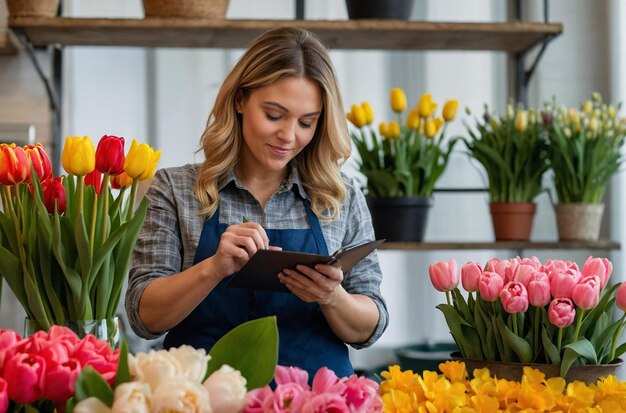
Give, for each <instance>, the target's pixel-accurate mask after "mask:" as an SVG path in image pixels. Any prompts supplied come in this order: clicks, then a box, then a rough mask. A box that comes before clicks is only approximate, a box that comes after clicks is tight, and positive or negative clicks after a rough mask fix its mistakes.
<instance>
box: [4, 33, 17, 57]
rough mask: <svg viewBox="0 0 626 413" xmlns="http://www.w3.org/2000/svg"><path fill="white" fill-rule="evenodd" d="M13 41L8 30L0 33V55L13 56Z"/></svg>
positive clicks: (15, 49)
mask: <svg viewBox="0 0 626 413" xmlns="http://www.w3.org/2000/svg"><path fill="white" fill-rule="evenodd" d="M16 52H17V47H15V39H13V36H12V35H11V33H10V32H9V31H8V30H3V31H0V55H7V54H15V53H16Z"/></svg>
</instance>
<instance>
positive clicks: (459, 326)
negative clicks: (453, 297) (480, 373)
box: [437, 304, 483, 360]
mask: <svg viewBox="0 0 626 413" xmlns="http://www.w3.org/2000/svg"><path fill="white" fill-rule="evenodd" d="M437 308H438V309H439V310H440V311H441V312H442V313H443V316H444V317H445V319H446V324H448V328H449V329H450V334H452V336H453V337H454V340H455V341H456V343H457V344H458V346H459V350H461V353H462V354H463V356H464V357H467V358H471V359H477V360H481V359H483V352H482V350H481V346H480V338H479V337H478V333H477V332H476V329H475V328H474V326H473V325H472V324H470V323H469V322H468V321H467V320H465V319H463V318H462V317H461V316H460V315H459V313H458V311H457V310H456V308H454V307H453V306H452V305H449V304H439V305H438V306H437Z"/></svg>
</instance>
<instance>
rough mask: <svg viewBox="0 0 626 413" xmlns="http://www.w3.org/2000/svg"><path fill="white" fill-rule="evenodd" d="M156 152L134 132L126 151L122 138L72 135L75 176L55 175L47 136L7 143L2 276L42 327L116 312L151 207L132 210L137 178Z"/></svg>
mask: <svg viewBox="0 0 626 413" xmlns="http://www.w3.org/2000/svg"><path fill="white" fill-rule="evenodd" d="M159 156H160V151H157V152H155V151H154V150H153V149H152V148H150V147H149V146H148V145H146V144H142V145H139V144H138V143H137V141H135V140H133V143H132V146H131V148H130V150H129V152H128V154H127V155H126V156H125V155H124V138H118V137H115V136H103V137H102V139H101V140H100V142H99V143H98V148H97V150H96V149H95V148H94V145H93V143H92V141H91V140H90V139H89V137H87V136H85V137H68V138H67V139H66V142H65V146H64V148H63V154H62V162H63V168H64V169H65V171H66V172H67V173H68V174H69V175H68V176H61V177H53V176H52V168H51V165H50V160H49V158H48V155H47V154H46V152H45V151H44V149H43V147H42V146H41V145H40V144H37V145H34V146H31V145H29V146H26V147H23V148H22V147H18V146H16V145H14V144H12V145H8V144H1V145H0V190H1V193H2V211H1V212H0V276H2V277H3V278H4V279H5V280H6V281H7V283H8V285H9V287H10V288H11V290H12V291H13V293H14V294H15V296H16V297H17V299H18V300H19V302H20V303H21V304H22V306H23V307H24V309H25V310H26V314H27V317H28V318H29V320H30V323H33V324H35V327H34V329H35V330H36V329H38V328H41V329H44V330H48V329H49V328H50V327H51V326H52V325H54V324H58V325H63V324H65V323H67V322H70V321H74V322H76V321H83V320H104V319H111V318H112V317H114V315H115V312H116V309H117V306H118V302H119V299H120V295H121V290H122V284H123V281H124V278H125V277H126V274H127V271H128V266H129V264H130V258H131V253H132V250H133V247H134V244H135V241H136V238H137V234H138V232H139V229H140V227H141V225H142V223H143V220H144V217H145V213H146V208H147V205H146V203H145V201H142V202H141V204H140V205H139V207H138V208H137V209H135V198H136V191H137V183H138V181H140V180H145V179H148V178H150V177H152V176H153V175H154V172H155V170H156V165H157V162H158V160H159ZM112 188H114V189H118V190H119V191H115V192H114V191H112V190H111V189H112ZM128 188H130V194H129V195H128V194H127V193H128ZM31 327H32V326H31Z"/></svg>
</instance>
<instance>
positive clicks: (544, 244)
mask: <svg viewBox="0 0 626 413" xmlns="http://www.w3.org/2000/svg"><path fill="white" fill-rule="evenodd" d="M379 249H382V250H416V251H419V250H423V251H428V250H513V251H515V250H605V251H609V250H618V249H620V244H619V243H618V242H614V241H609V240H599V241H562V242H561V241H498V242H385V243H384V244H382V245H381V246H380V248H379Z"/></svg>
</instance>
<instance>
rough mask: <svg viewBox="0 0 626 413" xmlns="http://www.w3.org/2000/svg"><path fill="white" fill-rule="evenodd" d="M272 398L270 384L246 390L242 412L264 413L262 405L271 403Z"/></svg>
mask: <svg viewBox="0 0 626 413" xmlns="http://www.w3.org/2000/svg"><path fill="white" fill-rule="evenodd" d="M273 399H274V392H273V391H272V389H271V388H270V386H265V387H260V388H258V389H254V390H251V391H249V392H248V394H247V400H248V402H247V403H246V406H245V407H244V408H243V411H244V413H265V408H264V407H263V406H265V405H266V404H267V405H271V404H272V401H273Z"/></svg>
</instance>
